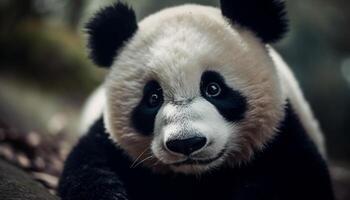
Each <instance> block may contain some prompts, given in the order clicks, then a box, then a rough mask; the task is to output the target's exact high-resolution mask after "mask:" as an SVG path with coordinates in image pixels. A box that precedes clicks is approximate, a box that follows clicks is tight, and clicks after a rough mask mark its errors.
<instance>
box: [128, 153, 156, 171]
mask: <svg viewBox="0 0 350 200" xmlns="http://www.w3.org/2000/svg"><path fill="white" fill-rule="evenodd" d="M151 158H153V155H151V156H148V157H146V158H145V159H143V160H141V161H140V162H138V163H137V164H136V165H135V166H133V167H132V168H136V167H137V166H139V165H140V164H141V163H143V162H145V161H146V160H149V159H151Z"/></svg>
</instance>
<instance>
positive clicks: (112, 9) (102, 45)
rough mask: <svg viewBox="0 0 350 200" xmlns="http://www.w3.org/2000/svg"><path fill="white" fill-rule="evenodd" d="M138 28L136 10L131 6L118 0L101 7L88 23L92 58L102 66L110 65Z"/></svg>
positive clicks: (89, 46)
mask: <svg viewBox="0 0 350 200" xmlns="http://www.w3.org/2000/svg"><path fill="white" fill-rule="evenodd" d="M137 29H138V27H137V21H136V16H135V12H134V11H133V10H132V8H130V7H129V6H127V5H125V4H123V3H121V2H119V1H118V2H117V3H115V4H113V5H111V6H108V7H106V8H103V9H101V10H100V11H98V12H97V13H96V14H95V16H94V17H92V19H91V20H90V21H89V22H88V23H87V24H86V30H87V34H88V48H89V50H90V57H91V59H92V60H93V61H94V63H95V64H97V65H99V66H101V67H110V66H111V65H112V64H113V60H114V58H115V56H116V55H117V53H118V50H119V49H120V48H122V47H123V45H124V43H125V42H126V41H127V40H128V39H130V38H131V37H132V36H133V35H134V33H135V32H136V31H137Z"/></svg>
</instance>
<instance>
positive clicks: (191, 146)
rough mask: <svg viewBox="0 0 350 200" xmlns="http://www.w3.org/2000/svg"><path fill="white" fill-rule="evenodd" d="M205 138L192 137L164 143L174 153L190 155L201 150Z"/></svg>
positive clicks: (205, 140)
mask: <svg viewBox="0 0 350 200" xmlns="http://www.w3.org/2000/svg"><path fill="white" fill-rule="evenodd" d="M206 142H207V139H206V138H205V137H192V138H188V139H175V140H169V141H167V142H166V144H165V145H166V147H167V148H168V149H169V150H170V151H173V152H175V153H181V154H184V155H190V154H191V153H193V152H194V151H197V150H198V149H201V148H202V147H204V145H205V144H206Z"/></svg>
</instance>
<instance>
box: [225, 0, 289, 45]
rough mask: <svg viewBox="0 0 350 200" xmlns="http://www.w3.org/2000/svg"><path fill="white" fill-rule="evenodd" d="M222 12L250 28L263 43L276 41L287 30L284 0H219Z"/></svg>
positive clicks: (236, 22) (233, 21)
mask: <svg viewBox="0 0 350 200" xmlns="http://www.w3.org/2000/svg"><path fill="white" fill-rule="evenodd" d="M220 2H221V10H222V14H223V15H224V16H225V17H227V18H228V19H230V20H231V22H232V23H234V24H239V25H241V26H243V27H246V28H248V29H250V30H252V31H253V32H254V33H255V34H256V35H257V36H258V37H259V38H261V40H262V41H263V42H264V43H272V42H276V41H278V40H279V39H281V38H282V37H283V35H284V34H285V33H286V32H287V30H288V21H287V18H286V12H285V3H284V0H221V1H220Z"/></svg>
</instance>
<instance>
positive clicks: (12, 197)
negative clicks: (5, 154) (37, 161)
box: [0, 159, 59, 200]
mask: <svg viewBox="0 0 350 200" xmlns="http://www.w3.org/2000/svg"><path fill="white" fill-rule="evenodd" d="M0 191H1V192H0V199H1V200H58V199H59V198H58V197H56V196H54V195H52V194H50V193H49V191H48V190H47V189H46V188H45V187H44V186H42V185H41V184H40V183H38V182H37V181H35V180H34V179H33V177H32V176H30V175H29V174H27V173H26V172H24V171H22V170H21V169H19V168H17V167H15V166H13V165H11V164H9V163H7V162H6V161H4V160H2V159H0Z"/></svg>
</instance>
